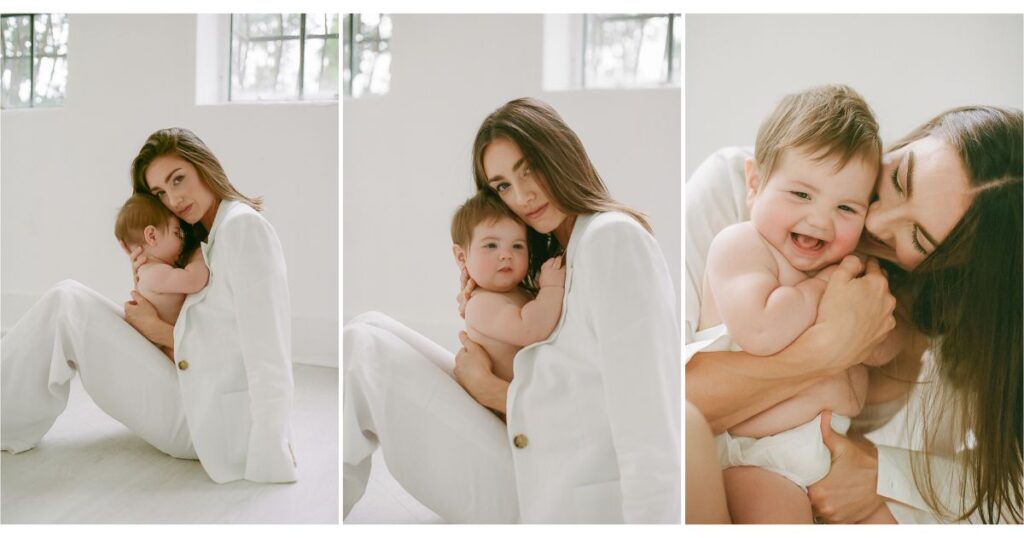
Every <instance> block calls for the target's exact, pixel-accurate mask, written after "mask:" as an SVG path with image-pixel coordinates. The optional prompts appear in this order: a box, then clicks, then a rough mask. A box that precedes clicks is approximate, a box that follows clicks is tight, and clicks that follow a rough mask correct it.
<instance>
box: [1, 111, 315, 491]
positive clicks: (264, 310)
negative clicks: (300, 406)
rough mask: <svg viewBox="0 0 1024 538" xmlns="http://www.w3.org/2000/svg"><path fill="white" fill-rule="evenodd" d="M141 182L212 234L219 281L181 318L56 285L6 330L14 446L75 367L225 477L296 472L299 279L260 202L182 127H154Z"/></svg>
mask: <svg viewBox="0 0 1024 538" xmlns="http://www.w3.org/2000/svg"><path fill="white" fill-rule="evenodd" d="M132 182H133V187H134V190H135V192H137V193H146V194H150V195H152V196H155V197H157V198H158V199H159V200H160V201H161V202H163V204H164V205H165V206H167V208H168V209H170V210H171V211H172V212H174V214H175V215H177V216H178V218H179V219H181V220H182V221H183V227H186V228H189V229H191V230H192V231H193V232H194V233H195V236H196V237H198V238H200V239H201V240H202V241H203V243H202V244H201V245H200V248H202V251H203V255H204V257H205V259H206V261H207V264H208V265H209V267H210V273H211V276H210V282H209V283H208V284H207V286H206V287H205V288H204V289H203V290H201V291H199V292H198V293H195V294H192V295H190V296H189V297H188V298H187V299H186V301H185V304H184V305H183V306H182V309H181V313H180V314H179V316H178V320H177V323H175V324H174V325H173V326H172V325H170V324H168V323H165V322H164V321H162V320H161V319H160V318H159V317H158V316H157V314H156V310H155V309H154V308H153V305H152V304H150V303H149V302H147V301H146V300H145V299H144V298H143V297H142V296H141V295H140V294H138V292H136V291H133V292H132V297H133V301H129V302H128V303H126V304H125V305H124V317H123V318H122V316H121V308H120V307H118V306H117V305H115V304H114V303H113V302H111V301H109V300H108V299H106V298H105V297H103V296H101V295H99V294H98V293H96V292H94V291H92V290H90V289H88V288H86V287H85V286H82V285H81V284H79V283H77V282H74V281H70V280H68V281H64V282H62V283H60V284H58V285H57V286H56V287H55V288H54V289H52V290H50V291H49V292H47V293H46V294H45V295H44V296H43V298H42V299H41V300H40V301H39V302H38V303H37V304H36V305H35V306H33V308H32V309H30V310H29V312H28V313H26V314H25V316H24V317H23V318H22V320H21V321H19V323H18V324H17V325H15V326H14V327H13V328H12V329H11V332H10V334H8V335H7V336H6V337H5V338H4V342H3V344H4V345H3V448H4V449H5V450H10V451H11V452H20V451H23V450H28V449H29V448H32V447H33V446H35V444H36V443H38V442H39V439H40V438H42V436H43V435H44V434H45V433H46V432H47V430H49V428H50V426H52V425H53V422H54V421H55V420H56V418H57V416H58V415H59V414H60V413H61V411H63V409H64V407H65V405H66V404H67V397H68V389H69V387H70V381H71V378H72V376H73V375H74V373H75V372H76V371H78V372H79V374H80V376H81V380H82V385H83V386H84V387H85V389H86V392H88V393H89V395H90V397H91V398H92V399H93V401H95V402H96V404H97V405H98V406H99V407H100V408H101V409H103V411H104V412H106V413H107V414H109V415H110V416H111V417H113V418H115V419H117V420H118V421H119V422H121V423H123V424H124V425H126V426H127V427H128V428H129V429H131V430H132V431H134V432H136V433H137V434H139V435H140V436H141V437H142V438H143V439H145V440H146V441H147V442H149V443H150V444H152V445H153V446H154V447H156V448H157V449H159V450H161V451H163V452H165V453H167V454H170V455H172V456H175V457H179V458H190V459H197V458H198V459H199V461H200V462H201V463H202V465H203V468H204V469H205V470H206V472H207V474H208V475H209V476H210V478H211V479H213V480H214V481H215V482H218V483H224V482H230V481H233V480H239V479H243V478H244V479H246V480H251V481H255V482H292V481H294V480H295V461H294V457H293V455H292V450H291V441H290V438H291V433H290V419H289V413H290V410H291V401H292V374H291V360H290V347H291V346H290V338H291V334H290V333H291V330H290V327H289V318H288V315H289V314H288V312H289V297H288V285H287V281H286V277H285V266H284V255H283V253H282V251H281V246H280V243H279V242H278V239H277V235H276V234H275V233H274V230H273V228H272V227H271V226H270V224H269V223H268V222H267V221H266V219H264V218H263V217H262V216H261V215H260V214H259V213H258V212H257V211H258V210H259V209H260V206H261V201H260V200H259V199H252V198H247V197H245V196H243V195H242V194H240V193H239V192H238V191H237V190H236V189H235V188H234V187H233V186H232V185H231V183H230V182H229V181H228V179H227V176H226V175H225V173H224V170H223V168H222V167H221V166H220V163H219V162H218V161H217V158H216V157H214V155H213V153H212V152H211V151H210V150H209V148H207V147H206V145H205V144H204V143H203V142H202V141H201V140H200V139H199V138H198V137H197V136H195V135H194V134H193V133H191V132H190V131H188V130H185V129H164V130H161V131H157V132H155V133H153V134H152V135H151V136H150V137H149V139H148V140H147V141H146V143H145V145H144V146H143V147H142V149H141V150H140V151H139V154H138V156H137V157H136V158H135V160H134V161H133V163H132ZM184 255H186V256H187V253H186V254H184ZM134 261H135V266H136V268H137V267H138V266H139V265H140V264H141V263H142V262H143V261H144V260H141V259H139V256H138V255H137V254H136V259H135V260H134ZM158 346H164V347H167V348H170V349H171V350H172V351H173V354H174V363H173V364H172V363H170V362H169V361H168V360H167V358H166V357H165V355H164V354H163V352H161V350H160V348H159V347H158Z"/></svg>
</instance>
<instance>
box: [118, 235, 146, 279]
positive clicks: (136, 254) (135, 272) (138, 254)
mask: <svg viewBox="0 0 1024 538" xmlns="http://www.w3.org/2000/svg"><path fill="white" fill-rule="evenodd" d="M121 248H123V249H124V250H125V252H128V247H127V246H126V245H125V244H124V243H121ZM128 255H129V256H131V258H132V276H133V277H135V283H136V284H138V283H139V268H141V267H142V266H143V265H146V264H147V263H149V257H147V256H146V255H145V254H143V253H142V247H135V248H133V249H132V250H131V252H128Z"/></svg>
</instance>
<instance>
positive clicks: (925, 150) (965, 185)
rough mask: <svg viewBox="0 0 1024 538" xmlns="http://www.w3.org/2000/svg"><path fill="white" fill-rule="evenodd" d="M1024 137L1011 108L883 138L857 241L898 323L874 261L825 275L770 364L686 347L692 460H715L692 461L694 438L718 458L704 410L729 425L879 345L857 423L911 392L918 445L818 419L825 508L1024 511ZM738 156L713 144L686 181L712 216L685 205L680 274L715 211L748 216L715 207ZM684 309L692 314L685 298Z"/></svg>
mask: <svg viewBox="0 0 1024 538" xmlns="http://www.w3.org/2000/svg"><path fill="white" fill-rule="evenodd" d="M1021 133H1022V116H1021V112H1020V111H1018V110H1004V109H999V108H995V107H983V106H977V107H962V108H956V109H952V110H949V111H946V112H944V113H942V114H940V115H939V116H937V117H935V118H934V119H932V120H931V121H929V122H927V123H926V124H924V125H922V126H921V127H919V128H918V129H916V130H914V131H913V132H912V133H910V134H909V135H908V136H907V137H906V138H904V139H903V140H901V141H899V142H897V143H896V144H894V145H893V147H892V148H890V150H889V151H888V152H887V153H886V154H885V156H884V157H883V161H882V169H881V173H880V176H879V183H878V186H877V197H876V200H875V201H874V202H873V203H872V204H871V207H870V208H869V210H868V215H867V219H866V222H865V230H866V233H865V234H864V237H863V238H862V241H861V247H860V250H861V252H863V253H865V254H868V255H871V256H875V257H878V258H880V259H882V260H883V263H884V264H885V267H886V269H887V273H888V277H889V284H890V286H891V288H892V294H893V295H894V296H895V297H896V298H897V300H898V302H899V305H898V308H897V316H896V317H897V320H898V323H897V324H896V329H895V330H893V331H891V332H889V331H888V329H889V328H890V324H889V323H888V320H886V319H884V318H885V317H887V316H885V315H884V314H883V309H882V308H881V307H882V305H883V304H884V303H885V302H886V300H887V297H886V296H887V295H888V293H879V292H878V289H879V283H880V282H883V285H884V281H883V280H882V277H881V273H880V272H879V270H878V269H876V268H872V266H871V262H869V269H868V272H867V274H866V275H865V276H863V277H860V278H849V279H843V280H842V281H841V282H840V283H839V284H837V285H835V286H830V287H829V289H828V291H826V294H825V297H824V298H823V299H822V303H821V306H820V309H819V315H818V321H817V324H816V325H815V326H814V327H812V328H811V329H810V330H808V332H807V333H805V335H804V336H802V337H801V338H800V339H798V340H797V341H796V342H794V343H793V345H792V346H791V348H789V349H787V350H785V351H783V353H781V354H780V355H779V356H778V357H776V359H778V360H771V361H765V360H761V361H758V360H756V358H755V357H750V356H747V355H746V354H744V353H720V354H715V355H716V356H713V357H711V356H710V355H711V354H697V355H694V357H693V358H692V359H691V360H690V362H689V363H688V364H687V399H688V400H689V401H690V402H692V403H693V404H694V405H695V406H696V409H697V410H699V411H700V413H692V415H693V416H694V419H693V420H692V421H688V422H687V432H688V434H689V433H690V432H691V431H692V432H693V434H694V435H693V437H692V438H688V446H687V451H688V464H687V465H688V469H689V467H690V465H693V467H694V468H695V469H699V468H702V467H706V466H710V465H717V461H716V460H717V458H716V459H715V460H711V459H710V457H705V458H700V459H701V460H702V461H691V458H690V454H689V451H690V450H691V449H692V450H693V451H694V453H695V454H705V455H706V454H713V451H709V449H708V446H709V445H708V443H709V442H710V441H709V437H708V436H707V435H702V434H701V432H702V430H704V428H705V427H706V426H705V425H704V421H703V420H702V419H706V420H707V422H708V423H710V425H711V427H712V429H713V430H715V431H722V430H725V429H728V428H729V427H731V426H732V425H734V424H736V423H738V422H740V421H742V420H745V419H746V418H749V417H750V416H753V415H754V414H756V413H758V412H760V411H761V410H763V409H765V408H767V407H770V406H771V405H774V404H776V403H778V402H780V401H782V400H784V399H786V398H788V397H789V396H790V395H792V394H793V393H794V392H795V391H796V390H799V388H801V387H802V386H806V385H804V384H805V383H808V384H809V383H813V382H814V381H815V380H816V379H819V378H820V376H821V375H824V374H825V373H828V372H834V371H838V370H841V369H843V368H845V367H847V366H849V365H852V364H857V363H859V362H861V361H862V360H864V359H865V358H866V357H867V356H868V355H869V354H871V353H876V354H882V355H888V356H893V357H895V358H894V359H893V361H892V362H891V363H890V364H889V365H888V366H886V367H883V368H881V369H878V370H876V371H875V372H873V374H872V378H871V388H870V393H869V395H868V404H870V405H869V407H868V408H867V411H866V413H867V414H869V415H873V416H869V417H868V420H862V421H861V423H862V427H861V430H862V431H865V430H869V429H871V428H872V427H877V426H878V425H880V424H882V423H884V422H885V421H886V420H887V419H888V418H889V417H891V416H892V413H893V412H894V411H895V409H897V408H899V407H901V405H902V402H903V401H905V398H906V397H907V392H908V391H910V390H911V389H912V388H913V390H914V391H915V392H917V393H920V394H919V395H918V394H915V396H918V397H921V398H923V400H924V402H926V403H925V404H923V405H921V406H920V408H919V409H918V408H917V406H915V407H914V408H913V409H912V411H913V412H911V413H908V417H907V418H908V420H910V421H912V422H919V423H920V424H921V425H922V427H923V434H922V435H921V436H920V438H921V439H922V440H923V442H921V443H920V446H917V447H915V448H919V449H920V450H918V451H916V452H908V451H905V450H902V449H898V448H893V447H885V446H878V447H875V446H872V445H871V444H870V443H869V442H867V441H865V440H863V439H861V440H859V441H857V442H854V441H852V440H847V439H845V438H843V437H841V436H838V435H835V434H834V432H831V431H830V430H827V429H824V430H823V437H824V439H825V442H826V444H827V445H828V446H829V448H830V449H831V450H832V456H833V464H832V470H831V472H830V474H829V475H828V476H827V477H826V478H825V479H823V480H822V481H821V482H818V483H817V484H815V485H812V486H811V488H810V491H809V495H810V498H811V501H812V504H813V505H814V507H815V511H816V513H817V514H818V515H819V517H821V518H822V519H824V520H826V521H831V522H853V521H857V520H859V519H862V518H863V517H865V516H866V515H867V514H870V513H871V512H872V511H874V510H875V509H876V508H878V507H879V506H880V505H881V504H882V503H885V505H886V507H887V508H888V510H889V511H890V512H891V513H892V515H893V516H894V517H895V518H896V520H897V521H900V522H929V521H949V520H967V521H978V522H1018V523H1019V522H1021V501H1022V492H1021V480H1022V470H1021V412H1022V411H1021V356H1022V348H1021V326H1022V315H1021V278H1022V274H1021V271H1022V262H1021V248H1022V247H1021V234H1022V228H1024V224H1022V221H1021V204H1022V190H1021V176H1022V159H1021V148H1022V134H1021ZM741 153H742V152H738V151H735V150H726V151H723V152H720V153H719V154H718V155H716V156H715V157H713V158H712V159H710V160H709V161H708V162H706V163H705V165H704V166H702V168H701V169H700V170H698V171H697V172H696V173H695V174H694V177H693V178H691V180H690V183H688V184H687V205H688V207H698V206H700V207H703V211H705V212H706V213H711V212H712V211H709V210H708V208H715V209H716V210H715V211H713V213H715V214H714V216H703V217H702V216H701V215H700V213H699V211H698V210H694V211H693V212H691V213H690V215H691V218H690V220H688V226H689V230H688V238H687V243H688V245H687V248H688V250H687V256H688V259H687V264H688V271H687V273H688V277H693V276H694V275H695V274H697V273H698V272H699V271H700V270H699V269H698V268H697V267H696V266H695V265H694V266H690V265H689V264H690V263H691V259H690V253H691V250H690V249H691V245H690V242H691V239H694V243H696V244H694V245H693V246H692V248H693V249H695V250H696V251H697V252H698V254H697V255H695V256H694V257H693V260H692V262H694V263H695V264H696V263H699V262H700V259H701V258H700V254H699V252H700V248H701V245H700V244H699V240H701V239H703V238H704V237H705V236H707V235H708V234H710V235H711V236H713V234H714V231H713V229H714V227H715V226H716V225H717V222H718V221H723V220H729V219H730V218H734V220H741V219H742V218H743V216H742V214H740V213H739V212H736V214H735V215H729V212H728V211H727V210H726V211H722V210H721V209H722V208H727V209H728V208H729V207H731V206H732V204H730V203H729V200H730V199H731V196H732V195H731V194H730V193H729V192H728V189H730V187H728V186H722V185H724V184H728V183H729V182H727V181H720V180H721V178H722V177H723V175H724V176H728V175H730V174H731V172H729V170H730V167H731V165H730V164H729V163H731V162H734V161H736V160H737V159H740V158H741V157H740V156H741ZM740 167H741V169H742V164H740ZM716 180H719V181H717V185H718V186H715V185H716V184H715V182H716ZM691 183H692V185H691ZM701 204H703V205H701ZM708 241H710V239H708ZM704 248H705V250H706V245H705V246H704ZM852 276H853V275H848V277H852ZM694 282H699V280H696V281H694V280H692V279H691V281H690V282H689V283H688V284H689V285H693V283H694ZM869 290H870V293H868V291H869ZM688 291H689V292H690V293H691V294H693V295H694V297H695V298H696V297H697V296H696V294H694V293H693V288H689V289H688ZM851 291H858V293H850V292H851ZM883 291H884V289H883ZM687 311H688V316H687V319H688V323H689V322H690V321H693V320H695V318H692V317H691V316H690V314H689V313H690V312H691V304H688V305H687ZM926 348H930V350H931V352H932V353H931V356H932V357H933V358H934V362H935V364H934V365H928V364H926V365H924V366H925V367H926V368H925V370H924V371H925V373H924V375H923V377H922V381H924V382H923V383H920V384H916V383H915V380H916V379H917V377H918V372H919V371H920V370H921V369H922V364H921V355H922V352H923V351H924V350H925V349H926ZM702 355H704V356H702ZM736 368H743V369H742V370H736ZM737 372H740V373H737ZM725 375H728V386H727V387H726V388H724V389H723V388H722V387H723V383H724V381H725V379H726V378H725V377H724V376H725ZM709 387H715V389H714V390H715V392H714V394H712V393H711V392H710V391H711V389H710V388H709ZM755 391H756V392H755ZM752 395H753V396H752ZM892 403H896V405H891V404H892ZM886 408H888V409H886ZM692 411H695V410H692ZM701 413H702V414H703V417H701ZM690 415H691V411H688V416H690ZM691 441H692V446H691ZM965 446H966V447H967V448H968V449H967V450H959V451H957V449H960V448H962V447H965ZM695 459H698V458H697V457H696V456H695ZM702 480H705V481H706V483H707V484H711V485H713V486H714V485H715V481H716V477H715V474H714V473H707V472H704V474H703V475H702ZM717 480H720V478H718V479H717ZM690 486H691V485H690V484H687V487H688V489H689V488H690ZM718 487H720V486H718ZM694 488H696V489H699V488H700V485H694ZM718 499H719V501H721V500H722V498H718ZM689 508H690V506H689V501H688V516H687V520H688V521H694V522H695V521H698V520H721V518H722V515H723V513H724V512H723V507H722V505H721V503H720V502H717V501H714V500H711V501H709V500H708V499H701V504H700V506H696V505H695V506H694V511H693V512H692V514H691V513H690V512H689ZM691 515H692V516H693V517H692V518H691V517H690V516H691Z"/></svg>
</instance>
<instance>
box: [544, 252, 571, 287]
mask: <svg viewBox="0 0 1024 538" xmlns="http://www.w3.org/2000/svg"><path fill="white" fill-rule="evenodd" d="M564 261H565V257H564V256H555V257H554V258H551V259H549V260H548V261H546V262H544V265H541V266H540V278H539V279H538V283H539V284H540V287H542V288H548V287H557V288H564V287H565V264H564Z"/></svg>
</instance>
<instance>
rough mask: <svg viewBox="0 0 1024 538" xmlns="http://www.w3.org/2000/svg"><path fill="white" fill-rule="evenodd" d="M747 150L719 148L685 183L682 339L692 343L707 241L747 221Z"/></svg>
mask: <svg viewBox="0 0 1024 538" xmlns="http://www.w3.org/2000/svg"><path fill="white" fill-rule="evenodd" d="M753 156H754V152H753V150H752V149H751V148H723V149H720V150H718V151H716V152H715V153H714V154H712V155H711V156H710V157H708V158H707V159H706V160H705V161H704V162H703V163H701V165H700V166H699V167H698V168H697V170H695V171H694V172H693V175H692V176H690V179H689V180H687V182H686V212H685V219H686V283H685V284H684V285H685V287H686V324H685V326H684V329H685V333H684V338H685V341H686V342H688V343H689V342H693V341H694V334H696V331H697V324H698V322H699V321H700V302H701V293H702V292H703V289H702V286H703V282H704V267H705V265H706V263H707V254H708V248H709V247H710V246H711V240H712V239H714V238H715V235H717V234H718V232H720V231H722V229H723V228H725V227H726V226H729V225H731V224H735V223H737V222H743V221H745V220H747V219H749V218H750V212H749V210H748V209H747V201H746V200H747V193H746V180H745V174H744V170H743V163H744V161H746V159H747V158H753Z"/></svg>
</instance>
